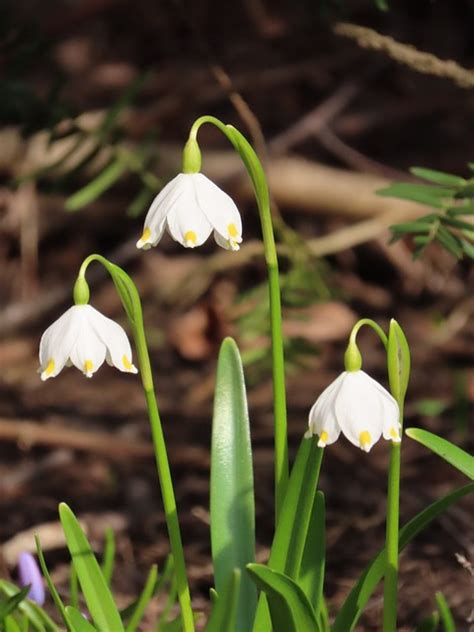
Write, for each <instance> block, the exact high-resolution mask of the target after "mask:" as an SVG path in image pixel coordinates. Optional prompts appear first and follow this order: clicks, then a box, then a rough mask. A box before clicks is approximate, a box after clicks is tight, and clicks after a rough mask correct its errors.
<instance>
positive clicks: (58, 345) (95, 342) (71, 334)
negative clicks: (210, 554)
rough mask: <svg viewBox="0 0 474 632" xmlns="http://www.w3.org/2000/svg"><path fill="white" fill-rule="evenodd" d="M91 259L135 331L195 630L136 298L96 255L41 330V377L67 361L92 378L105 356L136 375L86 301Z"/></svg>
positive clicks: (187, 615)
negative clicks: (66, 304)
mask: <svg viewBox="0 0 474 632" xmlns="http://www.w3.org/2000/svg"><path fill="white" fill-rule="evenodd" d="M93 261H98V262H99V263H101V264H102V265H103V266H104V267H105V268H106V270H107V272H108V273H109V274H110V276H111V277H112V280H113V282H114V284H115V287H116V289H117V291H118V293H119V296H120V299H121V301H122V304H123V307H124V309H125V312H126V314H127V317H128V320H129V323H130V326H131V330H132V333H133V338H134V341H135V347H136V350H137V355H138V366H139V369H140V375H141V379H142V384H143V389H144V391H145V399H146V404H147V408H148V415H149V419H150V425H151V430H152V436H153V446H154V451H155V459H156V467H157V471H158V477H159V481H160V487H161V494H162V498H163V506H164V509H165V516H166V524H167V527H168V534H169V538H170V546H171V552H172V554H173V558H174V568H175V574H176V584H177V589H178V598H179V602H180V606H181V616H182V624H183V630H184V632H194V616H193V611H192V607H191V596H190V592H189V586H188V580H187V576H186V565H185V559H184V551H183V544H182V540H181V532H180V527H179V521H178V513H177V507H176V499H175V495H174V490H173V482H172V479H171V471H170V466H169V461H168V455H167V450H166V444H165V439H164V435H163V428H162V425H161V419H160V414H159V411H158V405H157V402H156V396H155V390H154V384H153V373H152V370H151V363H150V357H149V353H148V346H147V342H146V335H145V328H144V324H143V314H142V307H141V302H140V297H139V294H138V291H137V289H136V287H135V284H134V283H133V281H132V280H131V278H130V277H129V276H128V274H126V273H125V272H124V271H123V270H122V269H121V268H119V267H118V266H116V265H115V264H113V263H111V262H110V261H108V260H107V259H106V258H105V257H102V256H101V255H96V254H94V255H90V256H89V257H87V258H86V259H85V260H84V261H83V263H82V265H81V268H80V270H79V274H78V278H77V281H76V283H75V285H74V301H75V303H76V304H75V305H74V306H73V307H71V308H70V309H69V310H68V311H67V312H66V313H65V314H63V315H62V316H61V317H60V318H59V319H58V320H57V321H56V322H55V323H53V325H51V326H50V327H49V328H48V329H47V330H46V332H45V333H44V334H43V337H42V339H41V343H40V363H41V369H42V373H41V377H42V379H48V378H49V377H54V376H56V375H57V374H58V373H59V371H61V369H62V368H63V367H64V366H65V364H66V362H67V361H68V360H70V361H71V362H72V363H73V364H75V365H76V366H77V368H79V369H80V370H82V371H83V373H84V374H85V375H86V376H87V377H92V375H93V373H94V372H95V371H96V370H97V369H98V368H99V367H100V365H101V364H102V363H103V362H104V360H105V359H106V358H107V361H108V362H109V363H110V364H113V365H114V366H116V368H118V369H119V370H121V371H125V372H129V373H137V369H136V368H135V366H134V365H133V364H132V352H131V347H130V343H129V342H128V338H127V336H126V334H125V332H124V330H123V329H122V327H120V325H118V324H117V323H115V322H114V321H112V320H111V319H109V318H106V317H105V316H103V315H102V314H100V312H98V311H97V310H95V309H94V308H93V307H92V306H90V305H88V300H89V287H88V285H87V281H86V279H85V275H86V271H87V268H88V266H89V265H90V264H91V263H92V262H93ZM78 327H81V331H82V334H81V336H80V340H79V339H78V335H77V333H78Z"/></svg>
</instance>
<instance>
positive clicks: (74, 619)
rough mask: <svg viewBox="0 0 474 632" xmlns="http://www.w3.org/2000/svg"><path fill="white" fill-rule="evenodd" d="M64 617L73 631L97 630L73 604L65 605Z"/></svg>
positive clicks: (91, 631)
mask: <svg viewBox="0 0 474 632" xmlns="http://www.w3.org/2000/svg"><path fill="white" fill-rule="evenodd" d="M66 617H67V620H68V622H69V625H70V626H71V629H72V630H74V632H97V629H96V628H95V627H94V626H93V625H92V623H89V621H88V620H87V619H86V618H85V617H84V616H83V615H82V614H81V612H79V610H78V609H77V608H74V606H67V607H66Z"/></svg>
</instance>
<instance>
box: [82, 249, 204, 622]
mask: <svg viewBox="0 0 474 632" xmlns="http://www.w3.org/2000/svg"><path fill="white" fill-rule="evenodd" d="M92 261H98V262H99V263H101V264H102V265H103V266H104V267H105V268H106V270H107V272H109V274H110V275H111V277H112V280H113V282H114V284H115V286H116V288H117V291H118V293H119V295H120V298H121V300H122V303H123V306H124V309H125V311H126V313H127V316H128V319H129V321H130V326H131V329H132V332H133V338H134V341H135V347H136V349H137V356H138V365H139V367H140V375H141V379H142V384H143V389H144V391H145V399H146V404H147V408H148V416H149V419H150V425H151V431H152V437H153V447H154V452H155V460H156V468H157V471H158V478H159V481H160V487H161V494H162V498H163V506H164V510H165V516H166V524H167V527H168V535H169V538H170V546H171V552H172V554H173V558H174V567H175V573H176V584H177V588H178V598H179V603H180V606H181V615H182V622H183V630H184V632H194V616H193V611H192V606H191V595H190V592H189V585H188V580H187V575H186V563H185V559H184V550H183V543H182V540H181V532H180V527H179V520H178V512H177V508H176V499H175V495H174V489H173V482H172V479H171V470H170V466H169V461H168V454H167V450H166V443H165V438H164V434H163V427H162V425H161V419H160V414H159V410H158V405H157V401H156V396H155V389H154V384H153V373H152V369H151V363H150V356H149V353H148V346H147V342H146V334H145V327H144V324H143V313H142V306H141V301H140V297H139V295H138V291H137V289H136V287H135V284H134V283H133V281H132V280H131V278H130V277H129V276H128V274H126V273H125V272H124V271H123V270H122V269H121V268H119V267H118V266H116V265H115V264H113V263H111V262H110V261H108V259H106V258H105V257H102V256H101V255H96V254H94V255H90V256H89V257H87V258H86V259H85V260H84V261H83V263H82V265H81V268H80V270H79V275H78V278H79V279H83V278H84V277H85V273H86V270H87V267H88V265H89V264H90V263H91V262H92Z"/></svg>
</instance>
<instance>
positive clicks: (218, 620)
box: [206, 569, 241, 632]
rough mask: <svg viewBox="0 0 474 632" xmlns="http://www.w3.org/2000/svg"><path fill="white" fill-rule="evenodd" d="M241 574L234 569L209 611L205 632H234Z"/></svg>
mask: <svg viewBox="0 0 474 632" xmlns="http://www.w3.org/2000/svg"><path fill="white" fill-rule="evenodd" d="M240 578H241V572H240V570H238V569H236V570H235V571H234V572H233V573H232V575H231V576H230V577H229V578H228V580H227V585H226V586H224V588H223V590H222V592H221V593H220V594H219V595H218V597H217V600H216V601H215V603H214V606H213V608H212V611H211V616H210V617H209V621H208V622H207V625H206V632H223V631H224V630H226V631H227V630H234V629H235V625H236V621H237V602H238V597H239V585H240Z"/></svg>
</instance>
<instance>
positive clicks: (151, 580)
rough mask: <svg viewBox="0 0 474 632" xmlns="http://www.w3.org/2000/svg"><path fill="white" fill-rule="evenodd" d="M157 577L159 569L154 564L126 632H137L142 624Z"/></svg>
mask: <svg viewBox="0 0 474 632" xmlns="http://www.w3.org/2000/svg"><path fill="white" fill-rule="evenodd" d="M157 577H158V567H157V566H156V564H154V565H153V566H152V567H151V568H150V572H149V573H148V577H147V580H146V582H145V586H144V587H143V590H142V593H141V595H140V598H139V599H138V603H137V605H136V607H135V610H134V611H133V614H132V616H131V618H130V621H129V622H128V624H127V627H126V628H125V632H135V630H136V629H137V627H138V625H139V624H140V621H141V620H142V617H143V614H144V612H145V608H146V607H147V605H148V603H149V601H150V599H151V598H152V597H153V592H154V590H155V586H156V580H157Z"/></svg>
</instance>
